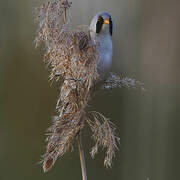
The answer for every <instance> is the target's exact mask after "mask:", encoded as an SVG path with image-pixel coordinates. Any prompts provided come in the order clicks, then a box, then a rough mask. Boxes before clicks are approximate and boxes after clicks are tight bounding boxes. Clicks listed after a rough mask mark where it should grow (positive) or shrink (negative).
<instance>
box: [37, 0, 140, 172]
mask: <svg viewBox="0 0 180 180" xmlns="http://www.w3.org/2000/svg"><path fill="white" fill-rule="evenodd" d="M70 6H71V3H69V2H68V1H67V0H51V1H47V2H45V3H44V4H42V5H41V6H40V7H39V8H37V9H36V13H35V17H36V23H37V24H38V30H37V36H36V40H35V43H36V46H39V45H40V43H43V45H44V48H45V53H44V62H45V63H46V64H47V65H48V66H49V68H50V75H49V77H50V80H51V81H60V80H61V83H62V86H61V90H60V95H59V97H58V100H57V105H56V115H55V118H54V120H53V124H52V126H51V127H50V128H49V129H48V134H47V135H48V137H47V147H46V153H45V154H44V155H43V160H42V164H43V169H44V171H45V172H46V171H48V170H49V169H51V168H52V166H53V165H54V163H55V162H56V160H57V158H58V157H60V156H62V155H64V154H65V153H66V152H67V151H68V149H69V148H70V147H71V146H72V145H73V143H74V141H75V140H76V137H77V136H78V134H79V132H80V131H81V129H82V128H83V127H84V124H85V123H84V121H85V120H87V122H88V124H89V125H90V127H91V130H92V137H93V139H94V141H95V146H94V147H93V148H92V150H91V155H92V157H94V155H95V154H96V153H97V152H98V147H100V146H101V147H103V148H106V157H105V160H104V165H105V166H106V167H107V166H111V164H112V158H113V157H114V155H115V150H116V149H117V143H118V142H119V138H117V137H116V136H115V126H114V125H113V123H112V122H111V121H110V120H109V119H107V118H105V117H104V116H103V115H101V114H100V113H98V112H89V113H88V112H85V107H86V106H87V103H88V101H89V100H90V97H91V92H92V90H93V89H94V85H95V84H96V83H97V82H98V80H99V79H98V78H99V75H98V72H97V64H98V60H99V58H98V53H97V52H96V46H95V44H94V43H93V42H92V41H91V39H90V36H89V30H88V28H87V26H81V27H79V28H77V29H75V30H73V28H72V27H71V26H70V24H69V22H67V21H66V16H67V9H69V8H70ZM125 82H127V83H125ZM130 84H132V81H131V80H128V79H124V80H121V79H120V78H118V76H115V75H113V74H111V76H110V78H109V79H107V81H106V83H105V85H104V86H103V88H104V89H108V88H115V87H122V86H124V85H125V86H127V87H129V86H130ZM135 84H139V83H138V82H137V81H135Z"/></svg>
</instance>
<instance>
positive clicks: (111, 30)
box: [109, 17, 113, 36]
mask: <svg viewBox="0 0 180 180" xmlns="http://www.w3.org/2000/svg"><path fill="white" fill-rule="evenodd" d="M109 33H110V34H111V36H112V34H113V22H112V18H111V17H110V18H109Z"/></svg>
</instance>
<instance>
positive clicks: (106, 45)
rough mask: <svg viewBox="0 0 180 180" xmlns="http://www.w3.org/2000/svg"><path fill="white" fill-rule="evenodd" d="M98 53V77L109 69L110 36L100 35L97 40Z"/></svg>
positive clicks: (110, 53)
mask: <svg viewBox="0 0 180 180" xmlns="http://www.w3.org/2000/svg"><path fill="white" fill-rule="evenodd" d="M98 44H99V45H98V46H97V50H98V54H99V63H98V71H99V74H100V77H104V76H106V74H107V73H108V72H109V71H110V68H111V65H112V54H113V47H112V38H111V36H104V37H101V39H99V41H98Z"/></svg>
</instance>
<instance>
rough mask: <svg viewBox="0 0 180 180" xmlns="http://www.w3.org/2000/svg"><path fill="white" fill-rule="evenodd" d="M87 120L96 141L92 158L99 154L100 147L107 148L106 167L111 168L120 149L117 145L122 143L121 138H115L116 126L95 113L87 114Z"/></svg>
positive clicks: (92, 150)
mask: <svg viewBox="0 0 180 180" xmlns="http://www.w3.org/2000/svg"><path fill="white" fill-rule="evenodd" d="M86 120H87V122H88V124H89V125H90V127H91V130H92V134H93V135H92V137H93V139H94V141H95V145H94V146H93V147H92V149H91V152H90V153H91V156H92V157H94V155H95V154H97V152H98V147H102V148H105V149H106V157H105V159H104V166H106V167H108V166H111V164H112V158H113V157H114V156H115V149H118V147H117V144H118V143H119V141H120V138H118V137H117V136H115V125H114V124H113V123H112V122H111V121H110V120H109V119H108V118H106V117H105V116H103V115H102V114H100V113H99V112H95V111H91V112H89V113H87V116H86Z"/></svg>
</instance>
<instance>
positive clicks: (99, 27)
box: [96, 16, 104, 33]
mask: <svg viewBox="0 0 180 180" xmlns="http://www.w3.org/2000/svg"><path fill="white" fill-rule="evenodd" d="M103 24H104V19H103V17H102V16H99V17H98V21H97V23H96V33H99V32H100V31H101V29H102V26H103Z"/></svg>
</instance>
